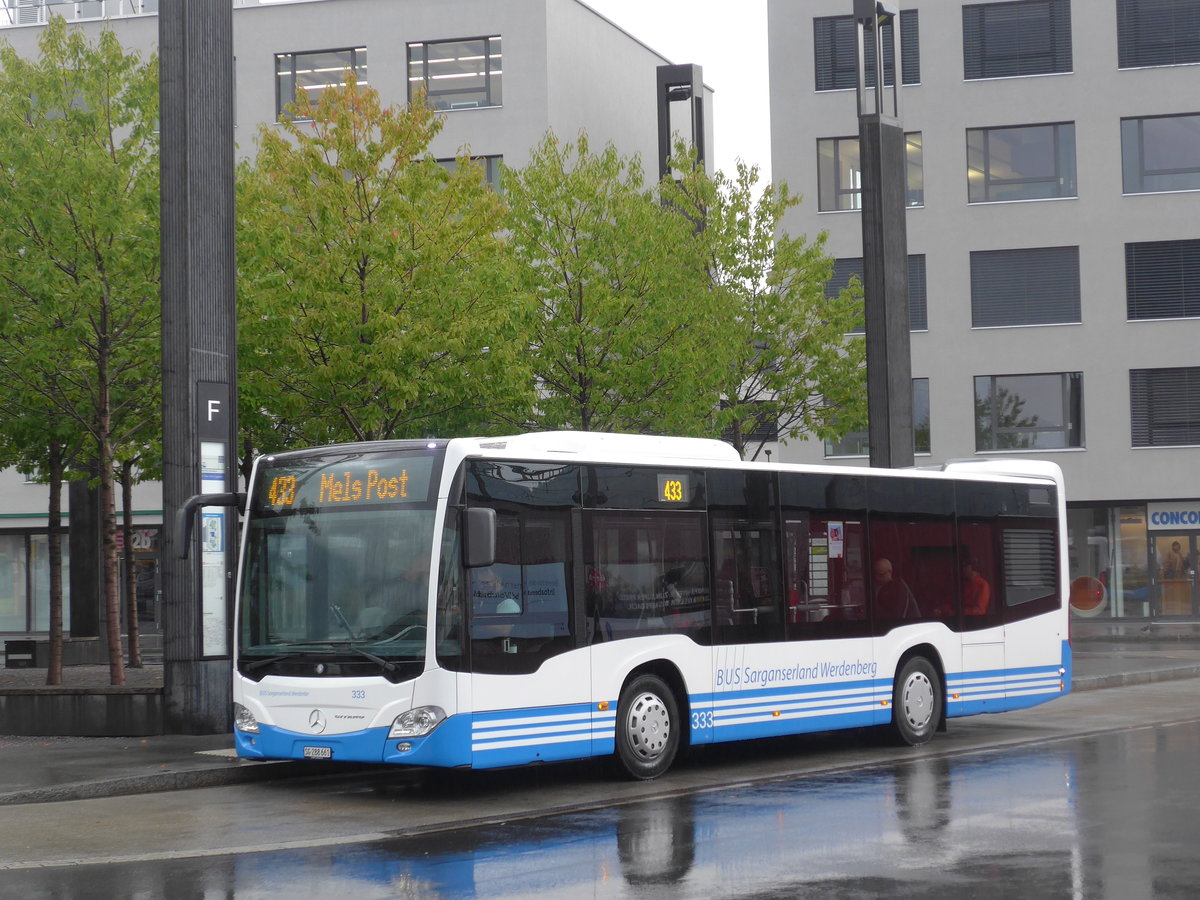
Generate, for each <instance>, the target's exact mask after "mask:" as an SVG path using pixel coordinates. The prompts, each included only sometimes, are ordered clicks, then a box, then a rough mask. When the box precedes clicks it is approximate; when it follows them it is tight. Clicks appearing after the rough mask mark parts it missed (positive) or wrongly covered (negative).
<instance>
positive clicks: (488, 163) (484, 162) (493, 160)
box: [438, 156, 504, 191]
mask: <svg viewBox="0 0 1200 900" xmlns="http://www.w3.org/2000/svg"><path fill="white" fill-rule="evenodd" d="M503 160H504V157H503V156H472V157H471V162H472V163H474V164H475V165H477V166H479V167H480V168H481V169H482V170H483V180H484V181H486V182H487V183H488V184H489V185H491V186H492V189H493V190H496V191H499V190H500V163H501V162H502V161H503ZM438 165H440V166H441V167H442V168H443V169H445V170H446V171H447V172H451V173H453V172H454V170H455V169H457V168H458V160H457V159H455V158H454V157H451V158H449V159H439V160H438Z"/></svg>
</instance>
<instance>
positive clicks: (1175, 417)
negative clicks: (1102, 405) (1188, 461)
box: [1129, 366, 1200, 447]
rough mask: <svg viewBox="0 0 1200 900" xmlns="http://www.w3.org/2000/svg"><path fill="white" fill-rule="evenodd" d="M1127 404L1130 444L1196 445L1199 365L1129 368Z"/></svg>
mask: <svg viewBox="0 0 1200 900" xmlns="http://www.w3.org/2000/svg"><path fill="white" fill-rule="evenodd" d="M1129 407H1130V411H1131V418H1132V433H1133V434H1132V437H1133V446H1135V447H1180V446H1194V445H1197V444H1200V366H1184V367H1180V368H1174V369H1133V370H1131V371H1130V373H1129Z"/></svg>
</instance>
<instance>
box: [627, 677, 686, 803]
mask: <svg viewBox="0 0 1200 900" xmlns="http://www.w3.org/2000/svg"><path fill="white" fill-rule="evenodd" d="M679 727H680V723H679V705H678V704H677V703H676V702H675V695H674V693H672V691H671V688H670V687H669V686H668V685H667V683H666V682H665V681H663V680H662V679H661V678H659V677H658V676H657V675H648V674H647V675H639V676H638V677H636V678H634V679H633V680H632V681H631V682H629V684H627V685H626V686H625V689H624V690H623V691H621V699H620V702H619V703H618V704H617V734H616V741H617V758H618V760H619V761H620V763H621V768H622V769H623V770H624V771H625V772H626V773H627V774H629V775H631V776H632V777H634V778H638V779H642V780H648V779H651V778H657V777H658V776H659V775H661V774H662V773H663V772H665V771H667V769H669V768H670V767H671V763H672V762H673V761H674V760H675V754H676V752H677V751H678V750H679Z"/></svg>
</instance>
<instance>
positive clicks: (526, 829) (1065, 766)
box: [0, 717, 1200, 900]
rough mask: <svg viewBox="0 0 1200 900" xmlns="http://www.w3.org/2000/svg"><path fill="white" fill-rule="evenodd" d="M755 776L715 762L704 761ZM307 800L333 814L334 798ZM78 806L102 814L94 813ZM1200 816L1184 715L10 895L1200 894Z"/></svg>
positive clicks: (411, 794) (84, 870) (140, 871)
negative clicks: (329, 807) (329, 803)
mask: <svg viewBox="0 0 1200 900" xmlns="http://www.w3.org/2000/svg"><path fill="white" fill-rule="evenodd" d="M1002 720H1003V717H1000V718H997V719H994V720H991V721H993V722H996V723H999V722H1001V721H1002ZM983 721H987V720H983ZM821 741H822V742H821V743H816V744H806V745H804V746H802V747H801V748H800V749H801V752H806V753H809V754H815V755H818V756H825V755H828V756H829V757H831V758H835V759H836V758H837V757H839V756H853V755H855V754H858V753H860V752H864V751H865V752H867V753H868V754H870V753H873V752H875V751H874V750H873V749H872V746H871V744H872V737H871V736H865V735H861V734H851V735H841V736H834V737H827V738H822V739H821ZM789 749H790V748H782V749H781V748H779V747H775V748H767V749H766V750H764V751H761V755H765V756H766V757H767V758H768V759H769V758H770V757H771V755H772V754H773V753H781V752H788V751H789ZM890 752H891V751H886V753H890ZM885 755H886V754H885ZM760 761H761V760H760ZM738 765H739V762H738V760H736V759H733V758H722V757H720V756H716V757H713V756H711V755H710V756H708V757H706V758H702V759H701V760H700V762H698V763H693V764H692V766H693V767H696V768H700V769H705V768H708V767H715V768H717V769H728V768H729V767H731V766H732V767H736V766H738ZM497 779H507V782H506V783H507V787H506V789H505V790H503V791H499V793H505V792H506V791H512V792H514V793H529V792H533V793H535V794H536V793H538V792H542V793H543V794H544V795H545V796H547V797H549V796H551V795H552V794H555V793H556V792H557V791H558V790H559V789H561V788H562V787H563V785H565V786H566V789H567V790H569V789H570V784H571V781H572V780H580V781H582V782H583V783H585V784H587V783H591V782H592V780H593V779H600V780H602V776H600V775H598V774H597V773H596V772H595V771H594V768H593V767H578V768H576V767H569V766H568V767H556V768H555V769H554V770H553V772H552V775H551V783H547V781H546V780H545V776H540V775H535V774H530V773H529V772H528V771H527V770H522V771H521V772H517V773H509V774H508V775H507V776H506V775H505V774H504V773H488V774H487V775H486V776H485V777H484V780H482V781H480V782H479V783H478V784H477V785H476V786H475V787H476V788H478V787H483V788H485V789H489V784H490V785H491V787H490V790H492V791H493V792H497V791H498V786H497V785H496V784H494V783H492V782H495V781H496V780H497ZM278 789H280V790H288V789H287V788H286V787H283V786H280V787H279V788H278ZM327 789H328V790H331V791H335V792H338V793H340V794H341V795H348V796H351V797H354V796H356V795H357V796H359V797H360V798H362V799H363V802H364V803H365V802H366V799H365V798H366V797H367V796H368V795H369V796H371V797H372V798H373V800H372V802H376V801H378V799H379V797H378V794H379V791H380V788H379V787H378V785H376V786H374V787H371V786H369V785H367V784H366V783H365V782H363V781H362V780H359V781H357V782H356V781H355V780H354V779H341V780H335V781H334V782H331V786H330V787H328V788H327ZM391 790H392V791H394V792H396V796H394V797H393V798H392V801H393V802H394V801H396V799H397V797H400V798H402V799H401V802H400V803H396V804H394V805H395V806H396V807H397V808H396V812H397V813H398V814H400V813H401V812H402V810H403V807H404V804H405V803H412V802H414V800H416V799H417V798H419V799H420V801H421V802H427V803H434V804H437V803H439V802H447V803H449V802H453V801H457V800H461V799H462V798H463V796H462V795H463V793H464V792H469V791H471V790H474V788H472V787H471V786H470V785H469V784H467V785H464V783H463V782H461V781H460V782H455V784H454V786H447V783H446V782H436V783H428V784H423V785H414V784H408V785H407V786H404V785H396V786H393V787H392V788H391ZM292 791H293V792H297V791H300V789H299V788H298V787H293V788H292ZM216 793H219V792H215V791H189V792H178V793H176V794H175V795H174V797H175V798H176V806H177V808H180V811H181V812H183V813H184V814H185V815H186V807H187V805H188V804H193V805H194V806H195V812H196V813H197V814H201V813H202V812H203V807H204V804H205V803H206V798H207V797H209V796H212V795H215V794H216ZM164 796H166V795H164ZM127 799H130V798H127ZM254 799H255V798H254V795H247V797H246V802H245V803H244V807H243V810H242V812H243V815H245V816H246V817H247V820H248V821H250V820H252V819H253V817H254V816H255V815H256V809H255V808H254V805H253V803H254ZM310 801H311V804H312V807H311V810H310V813H311V814H312V815H314V816H319V815H320V800H319V798H318V797H317V796H316V795H310ZM75 806H76V808H77V809H79V811H80V813H81V815H83V816H87V814H88V813H87V808H88V807H87V804H77V805H75ZM1197 810H1200V721H1183V722H1179V723H1177V724H1159V725H1142V726H1136V727H1131V728H1125V729H1120V730H1116V731H1111V732H1103V733H1097V734H1093V735H1090V736H1086V737H1081V738H1074V739H1064V740H1057V741H1051V742H1048V743H1041V744H1037V743H1034V744H1023V745H1019V746H1015V747H1008V748H1001V749H997V750H964V751H963V752H956V753H949V754H940V755H925V756H917V757H915V758H914V757H912V756H911V755H910V756H907V757H904V761H897V760H896V759H892V760H891V761H887V762H877V763H874V764H867V765H865V766H863V767H860V768H857V769H853V770H844V771H835V772H826V773H825V774H820V773H813V774H808V775H801V776H796V777H788V778H784V779H782V780H774V781H767V782H760V783H743V784H741V785H738V786H736V787H732V788H727V789H718V788H707V789H703V790H699V791H697V792H691V791H683V792H682V793H679V794H678V795H675V796H669V795H667V796H662V795H660V796H658V797H656V798H654V799H649V800H629V801H627V802H624V803H622V804H621V805H616V806H604V805H601V806H598V807H596V808H591V809H588V810H584V811H579V812H565V813H558V814H553V815H548V816H540V817H539V816H532V817H522V818H517V819H515V820H513V821H508V822H505V821H496V822H493V823H491V824H486V825H476V826H473V827H468V828H460V829H455V828H449V829H446V828H444V827H442V828H439V829H438V830H436V831H432V832H429V833H426V834H423V835H412V836H406V837H397V838H384V839H378V840H365V841H363V842H355V841H349V842H346V843H337V844H333V845H328V844H321V843H320V842H319V841H314V842H313V844H314V845H313V846H307V847H296V848H293V849H283V850H274V851H270V850H268V851H264V852H258V853H250V854H218V855H206V856H188V855H187V854H186V853H184V854H181V858H170V855H169V854H165V853H159V854H157V855H158V857H159V858H152V859H137V860H130V861H127V862H109V863H96V864H89V865H74V866H53V865H51V866H49V867H41V868H15V869H8V870H6V871H4V872H3V873H2V874H0V896H3V897H10V896H11V897H34V896H55V897H60V898H106V900H108V898H135V897H138V898H140V897H171V898H181V900H182V898H208V897H222V898H241V900H246V898H257V897H283V896H304V897H314V898H317V897H319V898H325V897H328V898H341V900H346V898H356V900H357V898H374V897H404V898H408V897H412V898H474V897H479V898H484V897H486V898H533V897H545V898H573V897H597V898H634V897H636V898H655V897H672V898H693V897H694V898H705V900H711V898H716V897H755V898H784V897H787V898H792V897H822V898H825V897H832V898H859V897H899V898H907V897H913V898H916V897H923V898H955V900H958V898H966V897H970V898H976V897H978V898H993V897H995V898H1001V897H1019V898H1021V900H1032V898H1041V897H1068V898H1076V897H1078V898H1101V897H1103V898H1141V897H1163V898H1174V897H1179V898H1183V897H1188V898H1192V897H1195V896H1196V895H1197V887H1196V885H1197V884H1200V822H1198V820H1197ZM262 812H263V814H264V815H263V818H262V819H261V820H260V821H258V825H259V827H260V828H262V829H266V830H269V829H270V828H271V827H272V825H271V821H270V820H269V818H268V817H269V816H271V815H274V814H276V813H277V812H278V810H273V809H271V808H270V805H269V804H268V805H267V806H266V807H264V808H263V810H262ZM293 814H295V813H293ZM87 824H88V823H87V822H86V820H84V821H81V822H80V825H81V826H83V827H86V826H87ZM281 824H282V823H281ZM397 824H400V823H397Z"/></svg>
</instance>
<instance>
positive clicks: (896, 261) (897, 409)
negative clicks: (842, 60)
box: [854, 0, 913, 468]
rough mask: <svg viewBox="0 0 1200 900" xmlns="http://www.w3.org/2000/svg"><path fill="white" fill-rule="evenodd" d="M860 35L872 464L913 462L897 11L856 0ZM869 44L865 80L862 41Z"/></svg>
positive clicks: (880, 2) (876, 0)
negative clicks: (887, 79) (887, 80)
mask: <svg viewBox="0 0 1200 900" xmlns="http://www.w3.org/2000/svg"><path fill="white" fill-rule="evenodd" d="M854 20H855V26H856V32H857V35H858V78H857V99H858V135H859V154H860V162H861V166H862V235H863V297H864V303H865V307H866V340H867V414H868V430H867V434H868V438H869V441H870V446H871V465H873V466H884V467H888V468H902V467H906V466H911V465H912V464H913V415H912V361H911V350H910V346H909V318H908V237H907V233H906V231H905V208H906V193H907V184H908V175H907V161H906V154H905V139H904V129H903V127H902V125H901V122H900V83H901V81H903V76H902V74H901V71H900V63H899V61H900V27H899V14H898V11H897V8H896V6H895V5H894V3H892V2H890V0H886V2H885V0H854ZM888 24H891V25H892V33H893V37H894V40H893V47H892V57H891V63H892V66H891V68H892V72H893V83H892V86H891V90H890V92H889V90H888V89H887V86H886V85H885V84H884V71H885V68H886V66H885V60H884V44H883V28H884V26H885V25H888ZM867 40H870V41H871V42H872V45H873V47H874V50H875V68H874V76H875V83H874V85H873V86H871V85H868V84H867V74H868V73H867V68H866V53H865V51H866V46H867V45H866V41H867Z"/></svg>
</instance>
